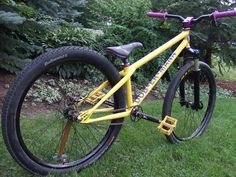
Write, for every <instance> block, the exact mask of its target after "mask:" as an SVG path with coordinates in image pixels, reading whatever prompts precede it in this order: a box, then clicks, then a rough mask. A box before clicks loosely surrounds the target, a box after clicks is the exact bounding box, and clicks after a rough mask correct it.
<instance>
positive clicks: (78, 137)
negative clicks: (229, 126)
mask: <svg viewBox="0 0 236 177" xmlns="http://www.w3.org/2000/svg"><path fill="white" fill-rule="evenodd" d="M147 15H148V16H150V17H156V18H162V19H169V18H175V19H178V20H180V21H181V22H182V23H183V31H182V32H181V33H180V34H179V35H177V36H176V37H174V38H173V39H171V40H170V41H168V42H167V43H165V44H164V45H162V46H160V47H159V48H157V49H156V50H154V51H153V52H151V53H149V54H148V55H146V56H144V57H143V58H141V59H140V60H138V61H136V62H135V63H132V64H131V63H129V60H128V58H129V54H130V53H131V52H132V50H133V49H134V48H136V47H141V46H142V44H141V43H139V42H134V43H131V44H128V45H123V46H118V47H108V48H107V51H108V53H111V54H112V55H114V56H117V57H118V58H120V59H121V61H122V63H123V70H122V71H120V72H119V71H117V69H116V68H115V67H114V65H113V64H112V63H111V62H110V61H109V60H107V59H106V58H105V57H104V56H102V55H100V54H99V53H97V52H95V51H93V50H91V49H88V48H82V47H76V46H69V47H61V48H58V49H53V50H50V51H48V52H47V53H44V54H42V55H40V56H39V57H37V58H36V59H35V60H34V61H33V62H32V63H31V64H29V65H28V66H27V67H26V68H25V69H24V70H23V71H22V72H21V73H20V74H19V75H18V76H17V78H16V80H15V82H14V83H13V84H12V85H11V88H10V89H9V92H8V94H7V96H6V99H5V103H4V106H3V112H2V129H3V137H4V141H5V144H6V146H7V149H8V151H9V152H10V154H11V155H12V157H13V158H14V159H15V160H16V161H17V162H18V163H19V164H20V165H21V166H22V167H23V168H25V169H26V170H28V171H29V172H31V173H33V174H37V175H47V174H49V173H62V172H68V171H70V170H80V169H83V168H85V167H87V166H88V165H90V164H92V163H93V162H95V161H96V160H97V159H98V158H100V157H101V156H102V155H103V154H104V153H105V152H106V151H107V149H108V148H109V147H110V146H111V145H112V143H113V142H114V141H115V139H116V137H117V135H118V133H119V131H120V129H121V126H122V124H123V120H124V118H125V117H129V116H132V117H133V118H132V120H133V121H135V120H137V119H144V120H148V121H152V122H154V123H157V124H158V127H157V129H158V130H160V131H161V132H163V133H164V134H165V135H166V137H167V138H168V140H169V141H170V142H171V143H180V142H183V141H187V140H190V139H192V138H195V137H197V136H199V135H200V134H202V133H203V131H204V130H205V129H206V127H207V125H208V123H209V121H210V119H211V116H212V112H213V110H214V105H215V99H216V84H215V78H214V75H213V73H212V71H211V69H210V67H209V66H208V65H207V64H205V63H203V62H201V61H199V57H198V53H199V51H198V50H197V49H193V48H191V45H190V30H191V27H192V26H194V25H195V24H197V23H198V22H199V21H201V20H202V19H209V20H213V21H215V20H216V19H218V18H221V17H227V16H235V15H236V11H235V10H233V11H226V12H214V13H212V14H207V15H202V16H200V17H198V18H193V17H187V18H184V17H182V16H179V15H173V14H168V13H157V12H149V13H148V14H147ZM177 43H179V46H178V47H177V48H176V49H175V51H174V52H173V54H172V55H171V56H170V57H169V58H168V59H167V61H166V62H165V64H164V65H163V66H162V67H161V69H160V70H159V71H158V72H157V74H156V75H155V76H154V77H153V78H152V79H151V80H150V83H149V84H148V85H147V86H146V87H145V88H144V89H143V90H142V92H141V94H140V95H139V96H138V97H137V98H135V99H134V98H133V96H134V95H133V90H132V82H131V77H132V75H133V74H134V73H135V71H136V70H137V69H138V68H140V67H142V66H143V65H144V64H146V63H148V62H149V61H151V60H153V59H156V57H157V56H158V55H160V54H161V53H163V52H164V51H166V50H167V49H169V48H171V47H172V46H173V45H175V44H177ZM180 54H181V56H183V57H180V59H179V63H180V66H181V67H180V68H179V71H178V72H177V74H176V76H175V77H174V78H173V80H172V81H171V83H170V85H169V88H168V90H167V92H166V96H165V99H164V104H163V111H162V115H161V116H160V117H161V118H158V117H155V116H153V115H148V114H146V113H145V112H144V111H143V109H142V107H141V106H140V104H141V103H142V102H143V101H144V99H145V98H146V97H147V95H148V94H149V93H150V91H151V90H152V89H153V88H154V86H155V85H156V84H157V83H158V81H159V80H160V79H161V77H162V76H163V74H164V73H165V72H166V71H167V70H168V68H169V67H170V66H171V65H172V64H173V62H174V61H176V59H177V58H178V56H180Z"/></svg>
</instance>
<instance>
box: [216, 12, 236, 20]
mask: <svg viewBox="0 0 236 177" xmlns="http://www.w3.org/2000/svg"><path fill="white" fill-rule="evenodd" d="M231 16H236V10H229V11H224V12H218V11H215V12H213V13H212V18H213V19H214V20H216V19H218V18H222V17H231Z"/></svg>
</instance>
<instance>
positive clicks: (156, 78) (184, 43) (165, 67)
mask: <svg viewBox="0 0 236 177" xmlns="http://www.w3.org/2000/svg"><path fill="white" fill-rule="evenodd" d="M188 45H189V43H188V40H187V39H184V40H183V41H182V42H181V43H180V45H179V46H178V48H177V49H176V50H175V51H174V53H173V54H172V55H171V56H170V58H169V59H168V60H167V61H166V63H165V64H164V65H163V66H162V67H161V69H160V70H159V71H158V73H157V74H156V75H155V76H154V77H153V79H152V80H151V81H150V83H149V84H148V86H147V87H145V89H144V90H143V91H142V93H141V94H140V95H139V96H138V97H137V99H136V100H135V102H134V104H135V105H139V104H141V103H142V101H143V100H144V99H145V98H146V96H147V95H148V94H149V93H150V91H151V90H152V89H153V88H154V86H155V85H156V84H157V83H158V81H159V80H160V79H161V77H162V76H163V74H164V73H165V72H166V71H167V70H168V68H169V67H170V66H171V65H172V63H173V62H174V61H175V60H176V58H177V57H178V56H179V54H180V53H181V51H182V50H183V49H184V48H186V47H187V46H188Z"/></svg>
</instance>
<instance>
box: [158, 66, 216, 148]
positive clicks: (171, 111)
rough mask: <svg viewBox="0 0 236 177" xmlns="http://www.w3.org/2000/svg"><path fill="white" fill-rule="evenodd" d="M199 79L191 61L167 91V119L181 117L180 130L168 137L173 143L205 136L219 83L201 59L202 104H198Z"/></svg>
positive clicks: (200, 83)
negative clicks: (168, 117) (197, 89)
mask: <svg viewBox="0 0 236 177" xmlns="http://www.w3.org/2000/svg"><path fill="white" fill-rule="evenodd" d="M196 79H197V77H195V76H194V71H193V64H192V63H187V64H185V65H184V66H183V67H182V68H181V69H180V70H179V71H178V73H177V75H176V76H175V78H174V79H173V80H172V82H171V84H170V85H169V88H168V90H167V93H166V97H165V100H164V106H163V113H162V115H163V118H164V117H165V116H166V115H168V116H171V117H173V118H176V119H177V120H178V122H177V127H176V130H175V131H174V132H173V133H172V134H171V135H170V136H167V139H168V140H169V141H170V142H171V143H180V142H183V141H187V140H190V139H192V138H195V137H197V136H199V135H201V134H202V133H203V131H204V130H205V129H206V128H207V125H208V123H209V121H210V119H211V116H212V113H213V110H214V105H215V99H216V84H215V78H214V75H213V73H212V71H211V69H210V68H209V66H208V65H207V64H205V63H203V62H200V71H199V82H198V83H199V105H198V106H195V104H194V102H196V100H198V99H196V94H194V92H195V91H196V90H195V88H196V87H195V84H196Z"/></svg>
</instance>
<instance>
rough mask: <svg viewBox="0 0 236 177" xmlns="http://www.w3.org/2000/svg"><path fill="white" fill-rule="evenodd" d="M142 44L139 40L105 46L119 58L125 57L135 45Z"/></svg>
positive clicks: (139, 45) (140, 45)
mask: <svg viewBox="0 0 236 177" xmlns="http://www.w3.org/2000/svg"><path fill="white" fill-rule="evenodd" d="M142 46H143V44H142V43H140V42H133V43H130V44H126V45H121V46H114V47H107V52H109V53H110V54H112V55H114V56H117V57H119V58H121V59H127V58H128V56H129V54H130V53H131V52H132V50H133V49H135V48H137V47H142Z"/></svg>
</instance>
